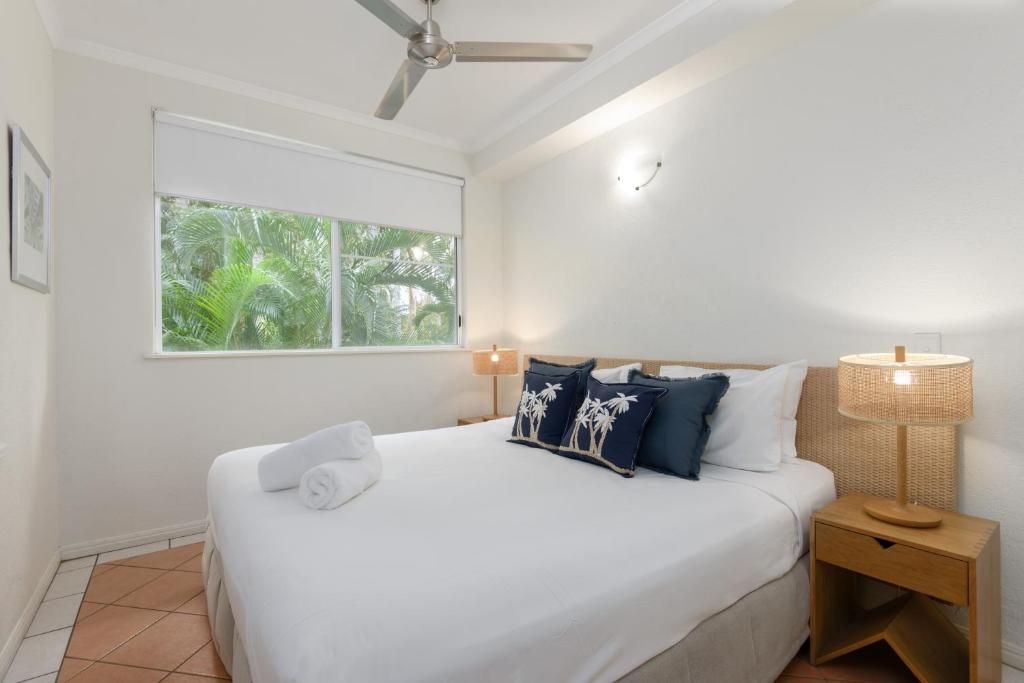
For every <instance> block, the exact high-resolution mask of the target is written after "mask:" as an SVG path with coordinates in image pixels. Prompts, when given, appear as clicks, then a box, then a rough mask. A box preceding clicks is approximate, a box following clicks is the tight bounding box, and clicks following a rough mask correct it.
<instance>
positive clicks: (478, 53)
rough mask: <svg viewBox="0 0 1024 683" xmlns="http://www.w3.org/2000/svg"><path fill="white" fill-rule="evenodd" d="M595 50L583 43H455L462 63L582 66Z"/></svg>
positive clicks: (453, 45) (454, 45)
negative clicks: (562, 63)
mask: <svg viewBox="0 0 1024 683" xmlns="http://www.w3.org/2000/svg"><path fill="white" fill-rule="evenodd" d="M593 49H594V46H593V45H584V44H580V43H474V42H468V43H452V53H453V54H454V55H455V59H456V60H457V61H460V62H582V61H583V60H585V59H586V58H587V57H589V56H590V51H591V50H593Z"/></svg>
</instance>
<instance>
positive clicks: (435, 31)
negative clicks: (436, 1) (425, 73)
mask: <svg viewBox="0 0 1024 683" xmlns="http://www.w3.org/2000/svg"><path fill="white" fill-rule="evenodd" d="M420 26H422V27H423V33H420V34H418V35H415V36H413V37H412V40H410V41H409V51H408V54H409V59H411V60H413V61H414V62H416V63H417V64H419V65H421V66H423V67H425V68H427V69H441V68H444V67H446V66H448V65H449V64H451V63H452V48H451V45H449V44H448V41H447V40H445V39H444V38H442V37H441V27H440V26H438V24H437V22H436V21H433V20H431V19H428V20H427V21H424V22H423V23H422V24H420Z"/></svg>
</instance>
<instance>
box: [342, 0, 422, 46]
mask: <svg viewBox="0 0 1024 683" xmlns="http://www.w3.org/2000/svg"><path fill="white" fill-rule="evenodd" d="M356 2H358V3H359V4H360V5H362V6H363V7H365V8H366V9H368V10H370V12H372V13H373V15H374V16H375V17H377V18H378V19H380V20H381V21H383V22H384V23H385V24H387V25H388V26H390V27H391V28H393V29H394V30H395V31H397V32H398V34H399V35H402V36H405V37H406V38H412V37H413V36H414V35H416V34H417V33H422V32H423V29H422V28H421V27H420V25H419V24H418V23H417V22H416V20H415V19H413V18H412V17H410V16H409V15H408V14H406V13H405V12H403V11H402V8H401V7H399V6H398V5H396V4H395V3H393V2H391V0H356Z"/></svg>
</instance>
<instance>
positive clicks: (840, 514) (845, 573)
mask: <svg viewBox="0 0 1024 683" xmlns="http://www.w3.org/2000/svg"><path fill="white" fill-rule="evenodd" d="M871 498H872V497H871V496H866V495H863V494H853V495H848V496H843V497H842V498H841V499H839V500H837V501H836V502H834V503H832V504H831V505H829V506H828V507H826V508H825V509H823V510H821V511H820V512H817V513H816V514H815V515H814V517H813V518H812V525H811V663H812V664H815V665H818V664H822V663H823V662H827V661H829V660H831V659H834V658H836V657H839V656H840V655H844V654H846V653H848V652H852V651H854V650H858V649H860V648H862V647H864V646H866V645H870V644H872V643H875V642H878V641H880V640H884V641H886V642H887V643H888V644H889V645H890V646H891V647H892V649H893V650H895V651H896V653H897V654H898V655H899V656H900V658H901V659H902V660H903V661H904V662H905V663H906V664H907V666H908V667H910V670H911V671H913V672H914V674H915V675H916V676H917V677H918V678H919V679H921V680H922V681H925V682H926V683H932V682H933V681H943V682H946V681H948V682H949V683H956V682H967V681H969V682H970V683H997V682H998V681H1000V680H1002V613H1001V602H1000V564H999V524H998V523H997V522H992V521H989V520H987V519H981V518H979V517H969V516H967V515H960V514H957V513H955V512H941V514H942V524H941V525H940V526H938V527H936V528H934V529H915V528H911V527H901V526H895V525H892V524H887V523H885V522H882V521H880V520H877V519H874V518H873V517H870V516H868V515H867V514H866V513H865V512H864V510H863V508H862V506H863V504H864V501H866V500H870V499H871ZM858 575H863V576H868V577H871V578H873V579H877V580H879V581H884V582H886V583H890V584H893V585H895V586H898V587H900V588H903V589H905V590H906V591H908V592H907V593H905V594H902V595H900V596H899V597H897V598H896V599H894V600H892V601H890V602H888V603H886V604H884V605H882V606H880V607H877V608H874V609H872V610H868V611H864V610H862V609H860V608H859V607H858V604H857V594H858V591H857V583H858V581H857V577H858ZM929 598H935V599H937V600H941V601H943V602H947V603H952V604H954V605H962V606H964V607H966V608H967V610H968V614H969V619H970V631H969V635H968V637H967V638H964V636H963V635H962V634H961V633H960V631H959V630H957V628H956V627H955V626H954V625H953V624H952V623H950V621H949V620H948V619H947V618H946V616H945V615H944V614H943V613H942V610H941V609H940V608H939V607H938V605H936V604H935V603H934V602H933V601H932V600H931V599H929Z"/></svg>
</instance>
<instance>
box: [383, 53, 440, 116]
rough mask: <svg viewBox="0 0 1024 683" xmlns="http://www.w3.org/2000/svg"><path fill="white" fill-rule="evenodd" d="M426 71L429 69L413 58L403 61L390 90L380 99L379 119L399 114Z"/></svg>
mask: <svg viewBox="0 0 1024 683" xmlns="http://www.w3.org/2000/svg"><path fill="white" fill-rule="evenodd" d="M425 73H427V70H426V69H425V68H424V67H422V66H420V65H419V64H417V63H416V62H414V61H412V60H411V59H407V60H405V61H404V62H402V66H400V67H398V73H397V74H395V79H394V80H393V81H391V85H390V86H389V87H388V91H387V92H386V93H384V99H382V100H381V101H380V105H378V107H377V113H376V114H374V116H376V117H377V118H378V119H387V120H389V121H390V120H391V119H393V118H395V115H396V114H398V111H399V110H400V109H401V108H402V105H403V104H405V101H406V100H407V99H409V95H411V94H412V91H413V89H414V88H415V87H416V84H417V83H419V82H420V79H421V78H423V74H425Z"/></svg>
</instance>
